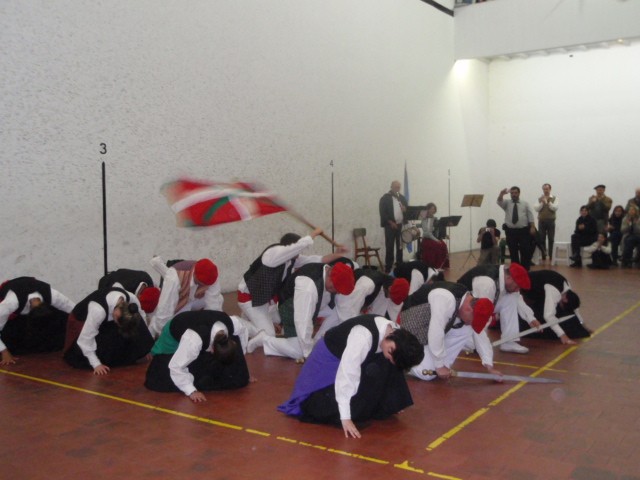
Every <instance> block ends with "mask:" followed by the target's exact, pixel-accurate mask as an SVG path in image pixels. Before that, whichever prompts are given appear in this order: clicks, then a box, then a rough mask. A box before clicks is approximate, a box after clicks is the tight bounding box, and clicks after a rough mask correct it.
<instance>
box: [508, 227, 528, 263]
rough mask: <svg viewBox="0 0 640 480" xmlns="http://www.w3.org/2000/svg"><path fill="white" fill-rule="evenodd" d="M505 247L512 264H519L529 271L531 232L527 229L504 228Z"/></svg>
mask: <svg viewBox="0 0 640 480" xmlns="http://www.w3.org/2000/svg"><path fill="white" fill-rule="evenodd" d="M505 231H506V234H507V246H508V247H509V255H510V256H511V262H512V263H519V264H520V265H522V266H523V267H524V268H526V269H527V270H529V268H530V267H531V255H532V254H533V250H532V248H531V232H530V231H529V227H524V228H508V227H507V228H506V229H505Z"/></svg>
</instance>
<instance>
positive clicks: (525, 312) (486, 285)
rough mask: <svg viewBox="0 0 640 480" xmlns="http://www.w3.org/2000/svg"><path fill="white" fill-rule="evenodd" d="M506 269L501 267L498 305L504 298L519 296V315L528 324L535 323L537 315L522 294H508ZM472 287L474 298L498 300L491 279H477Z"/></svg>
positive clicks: (472, 282) (494, 284) (480, 277)
mask: <svg viewBox="0 0 640 480" xmlns="http://www.w3.org/2000/svg"><path fill="white" fill-rule="evenodd" d="M504 268H505V266H504V265H501V266H500V279H499V285H500V295H499V296H498V299H497V300H496V303H497V301H498V300H500V298H501V297H503V296H506V295H517V296H518V315H520V316H521V317H522V318H523V319H524V320H525V321H526V322H527V323H529V324H531V322H533V321H534V320H535V319H536V317H535V315H534V314H533V310H531V307H529V305H527V304H526V303H525V302H524V299H523V298H522V295H521V294H520V292H512V293H510V292H507V290H506V288H505V285H504ZM471 286H472V289H471V291H472V292H473V296H474V297H476V298H488V299H489V300H491V301H492V302H493V301H494V299H495V298H496V282H495V281H494V280H493V279H492V278H491V277H485V276H479V277H475V278H474V279H473V280H472V281H471Z"/></svg>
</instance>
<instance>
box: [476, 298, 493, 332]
mask: <svg viewBox="0 0 640 480" xmlns="http://www.w3.org/2000/svg"><path fill="white" fill-rule="evenodd" d="M492 314H493V302H492V301H491V300H489V299H488V298H479V299H478V300H476V304H475V306H474V307H473V322H471V328H473V331H474V332H476V333H480V332H481V331H482V330H483V329H484V327H485V326H486V325H487V323H488V322H489V319H490V318H491V315H492Z"/></svg>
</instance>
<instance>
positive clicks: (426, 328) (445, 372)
mask: <svg viewBox="0 0 640 480" xmlns="http://www.w3.org/2000/svg"><path fill="white" fill-rule="evenodd" d="M492 313H493V303H492V302H491V301H490V300H488V299H486V298H475V297H474V296H473V295H472V294H471V292H469V290H468V289H467V288H466V287H465V286H464V285H461V284H457V283H452V282H434V283H432V284H430V285H423V286H422V287H420V289H418V291H416V292H415V293H413V294H412V295H410V296H409V298H407V300H406V301H405V303H404V306H403V308H402V312H401V313H400V324H401V326H402V328H404V329H406V330H408V331H409V332H411V333H413V334H414V335H415V336H416V337H417V338H418V340H419V341H420V343H421V344H422V345H424V359H423V360H422V362H420V364H418V365H416V366H415V367H413V368H412V369H411V371H410V373H411V375H413V376H415V377H418V378H420V379H422V380H433V379H434V378H436V376H437V377H439V378H444V379H446V378H449V376H450V375H451V365H453V362H455V360H456V358H457V357H458V354H459V353H460V351H461V350H462V349H463V347H464V346H465V345H466V344H468V343H470V342H471V341H473V343H474V344H475V345H476V346H477V349H478V354H479V355H480V358H481V359H482V364H483V365H484V366H485V367H486V368H487V370H488V371H489V372H490V373H493V374H496V375H500V372H499V371H497V370H495V369H494V368H493V349H492V348H491V342H490V341H489V337H488V336H487V333H486V331H485V327H486V325H487V323H488V322H489V319H490V318H491V314H492Z"/></svg>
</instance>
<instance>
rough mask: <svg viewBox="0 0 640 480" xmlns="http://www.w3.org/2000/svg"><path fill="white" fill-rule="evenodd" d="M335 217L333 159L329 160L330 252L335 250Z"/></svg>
mask: <svg viewBox="0 0 640 480" xmlns="http://www.w3.org/2000/svg"><path fill="white" fill-rule="evenodd" d="M335 222H336V217H335V213H334V200H333V160H331V240H333V242H334V243H333V244H332V245H331V253H334V252H335V251H336V245H335V241H336V239H335V228H336V223H335Z"/></svg>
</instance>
